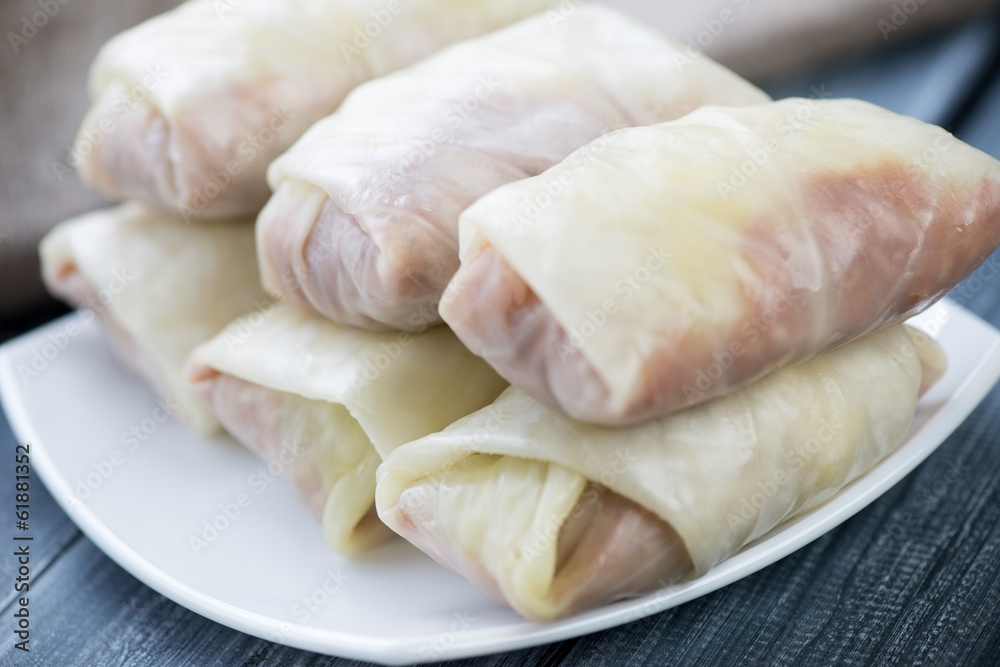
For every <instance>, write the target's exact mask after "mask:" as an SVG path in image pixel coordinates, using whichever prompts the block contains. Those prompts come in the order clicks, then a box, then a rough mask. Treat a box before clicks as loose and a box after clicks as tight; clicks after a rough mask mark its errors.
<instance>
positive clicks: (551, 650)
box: [0, 3, 1000, 667]
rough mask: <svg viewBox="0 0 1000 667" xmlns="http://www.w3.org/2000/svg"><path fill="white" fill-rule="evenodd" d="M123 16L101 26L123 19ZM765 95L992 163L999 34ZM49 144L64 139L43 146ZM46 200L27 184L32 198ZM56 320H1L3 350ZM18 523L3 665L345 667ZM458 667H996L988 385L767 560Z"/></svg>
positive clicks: (925, 48)
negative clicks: (945, 138) (677, 601)
mask: <svg viewBox="0 0 1000 667" xmlns="http://www.w3.org/2000/svg"><path fill="white" fill-rule="evenodd" d="M72 9H73V5H72V3H71V4H70V5H67V6H66V11H67V13H70V12H71V11H72ZM130 12H132V10H129V9H123V16H118V17H113V19H112V20H114V21H116V22H121V23H124V24H126V25H127V24H128V23H129V22H134V16H132V14H131V13H130ZM132 13H134V12H132ZM4 27H5V26H4ZM4 46H5V47H6V44H5V45H4ZM29 46H30V45H29ZM890 46H891V45H890ZM88 59H89V55H88ZM80 69H81V70H82V69H83V65H81V68H80ZM769 90H770V92H772V93H773V94H774V95H776V96H786V95H793V94H794V95H802V96H807V97H808V96H816V95H831V96H855V97H862V98H865V99H869V100H871V101H874V102H877V103H880V104H883V105H885V106H887V107H889V108H892V109H894V110H896V111H900V112H903V113H908V114H911V115H914V116H917V117H919V118H922V119H924V120H928V121H931V122H935V123H939V124H941V125H944V126H945V127H948V128H950V129H952V130H953V131H954V132H956V133H957V134H958V135H959V136H960V137H962V138H963V139H965V140H967V141H969V142H970V143H972V144H973V145H976V146H978V147H980V148H982V149H984V150H986V151H988V152H991V153H992V154H993V155H995V156H998V157H1000V20H993V21H977V22H975V23H973V24H967V25H965V26H963V27H961V28H959V29H956V30H953V31H951V32H949V33H947V34H945V35H938V36H936V37H933V38H928V39H925V40H923V41H921V42H918V43H915V44H914V43H911V44H907V45H904V46H900V47H892V48H888V49H887V50H884V51H882V52H880V53H878V54H875V55H868V56H862V57H858V58H854V59H850V60H844V61H842V62H840V63H838V64H837V65H836V66H834V67H829V68H826V69H824V70H822V71H816V72H812V73H810V74H808V75H805V76H799V77H796V78H795V79H793V80H786V81H782V82H780V83H776V84H774V85H772V86H770V87H769ZM9 92H10V91H7V90H4V91H3V96H5V97H6V96H7V95H8V93H9ZM3 104H4V108H5V109H7V108H10V107H11V104H10V102H9V101H5V102H3ZM6 120H7V116H6V115H5V116H4V121H6ZM59 141H64V142H65V141H68V139H66V138H65V137H60V138H58V139H54V140H53V142H52V143H53V145H56V146H58V143H59ZM7 148H8V146H7V145H6V144H5V145H4V149H5V150H6V149H7ZM44 161H45V160H44V159H42V160H41V162H42V163H44ZM42 196H44V192H42V191H41V190H39V189H38V188H36V189H35V190H33V191H32V193H31V197H32V198H38V197H42ZM81 201H83V202H84V203H85V204H86V203H87V202H88V200H86V199H83V200H81ZM977 278H982V280H981V281H978V282H974V283H970V284H967V285H964V286H963V287H960V288H959V289H958V290H956V291H955V292H954V293H953V295H954V296H955V298H956V299H957V300H958V301H959V302H961V303H964V305H965V306H966V307H968V308H970V309H971V310H972V311H974V312H975V313H977V314H978V315H980V316H981V317H983V318H984V319H986V320H987V321H989V322H991V323H992V324H993V325H994V326H998V327H1000V281H998V280H997V279H996V278H995V277H992V275H991V276H990V277H986V274H985V273H980V274H979V276H977ZM57 312H58V311H56V310H52V309H50V310H48V311H43V312H40V313H34V314H32V315H31V316H29V317H27V318H25V319H21V320H18V321H15V322H3V323H2V324H0V340H3V339H5V338H9V337H10V336H12V335H14V334H16V333H18V332H22V331H26V330H28V329H29V328H31V327H33V326H35V325H36V324H38V323H40V322H42V321H45V320H46V319H49V318H51V317H52V316H54V315H55V314H57ZM15 444H16V443H15V440H14V436H13V435H12V434H11V433H10V429H9V427H8V426H7V424H6V422H5V421H3V419H2V418H0V452H2V456H0V479H2V480H3V481H2V482H0V486H2V489H3V491H2V492H0V508H2V511H0V514H2V516H3V521H2V523H0V538H2V539H4V540H8V542H6V544H10V542H9V538H10V536H11V534H12V533H13V531H14V527H13V520H14V519H13V516H12V512H11V511H10V509H12V508H13V505H14V499H13V489H12V488H11V483H10V480H12V479H13V458H14V457H13V450H14V447H15ZM32 520H33V521H32V529H33V532H34V535H35V541H34V545H33V549H34V551H33V560H32V566H33V581H32V587H31V617H32V641H31V647H32V651H31V653H30V654H23V653H22V652H20V651H17V650H15V649H14V646H13V644H14V638H13V635H12V633H11V630H12V627H13V620H12V615H11V614H12V613H13V608H14V607H13V606H12V603H13V599H14V592H13V586H12V583H11V582H12V581H13V576H14V572H15V571H16V563H15V559H14V557H13V555H12V551H13V550H12V549H10V548H7V547H4V550H3V555H2V557H0V608H2V609H3V612H2V614H0V619H2V620H0V664H2V665H12V666H13V665H40V666H42V665H43V666H46V667H47V666H60V667H61V666H67V667H69V666H74V665H81V666H83V665H85V666H87V667H92V666H101V665H119V666H129V667H138V666H141V665H205V666H208V665H296V666H305V665H337V666H340V665H348V664H358V663H353V662H350V661H345V660H339V659H336V658H330V657H326V656H320V655H315V654H311V653H306V652H303V651H299V650H296V649H292V648H287V647H284V646H279V645H275V644H272V643H269V642H266V641H263V640H260V639H256V638H254V637H251V636H248V635H244V634H241V633H239V632H236V631H234V630H230V629H228V628H226V627H223V626H221V625H218V624H216V623H213V622H211V621H208V620H206V619H204V618H202V617H200V616H198V615H197V614H195V613H193V612H190V611H188V610H186V609H184V608H183V607H180V606H178V605H177V604H175V603H173V602H171V601H170V600H168V599H166V598H164V597H162V596H161V595H159V594H157V593H155V592H154V591H152V590H151V589H149V588H147V587H146V586H144V585H143V584H142V583H140V582H139V581H137V580H136V579H134V578H133V577H132V576H130V575H129V574H127V573H126V572H125V571H123V570H122V569H121V568H120V567H119V566H118V565H116V564H115V563H114V562H112V561H111V560H109V559H108V558H107V557H106V556H104V554H103V553H101V552H100V551H99V550H98V549H97V548H96V547H95V546H94V545H93V544H92V543H91V542H90V540H88V539H87V538H86V537H85V536H83V535H82V534H81V533H80V531H79V530H78V529H77V528H76V527H75V526H74V525H73V524H72V523H71V522H70V521H69V519H68V518H67V516H66V515H65V514H64V513H63V512H62V510H61V509H60V508H59V507H58V506H57V505H56V503H55V502H54V501H53V500H52V498H51V497H50V496H49V495H48V494H47V493H45V492H44V491H43V490H42V489H41V488H40V486H35V488H34V493H33V495H32ZM456 664H461V665H475V666H477V667H478V666H485V665H540V666H545V667H551V666H554V665H561V664H565V665H587V666H593V667H597V666H602V665H608V666H611V665H658V664H697V665H717V664H789V665H803V664H866V665H868V664H908V665H909V664H914V665H916V664H925V665H954V664H990V665H995V664H1000V389H995V390H994V391H993V392H992V393H990V394H989V396H988V397H987V398H986V400H985V401H984V403H983V404H982V405H981V406H980V407H979V408H978V409H977V410H976V411H975V412H974V413H973V414H972V416H971V417H970V418H969V419H968V420H967V421H966V422H965V423H964V424H963V425H962V426H961V427H960V428H959V429H958V430H957V431H956V432H955V433H954V434H953V435H952V436H951V437H950V438H949V439H948V440H947V442H945V444H944V445H943V446H942V447H941V448H940V449H939V450H938V451H937V452H936V453H935V454H934V455H933V456H932V457H931V458H930V459H929V460H928V461H927V462H925V463H924V464H923V465H921V466H920V467H919V468H918V469H917V470H916V471H915V472H914V473H913V474H911V475H910V476H908V477H907V478H906V479H905V480H903V481H902V482H901V483H899V484H898V485H897V486H896V487H894V488H893V489H892V490H890V491H889V492H888V493H887V494H885V496H883V497H882V498H881V499H880V500H878V501H877V502H875V503H874V504H872V505H871V506H870V507H868V508H867V509H866V510H864V511H862V512H861V513H860V514H858V515H857V516H856V517H854V518H853V519H851V520H849V521H848V522H846V523H845V524H843V525H842V526H840V527H839V528H837V529H836V530H834V531H833V532H831V533H829V534H827V535H825V536H823V537H822V538H820V539H818V540H817V541H816V542H814V543H812V544H811V545H809V546H807V547H805V548H803V549H802V550H800V551H798V552H796V553H795V554H793V555H791V556H789V557H787V558H785V559H784V560H782V561H780V562H778V563H777V564H775V565H773V566H771V567H769V568H767V569H765V570H763V571H761V572H759V573H757V574H755V575H753V576H750V577H747V578H746V579H743V580H741V581H740V582H738V583H736V584H733V585H731V586H729V587H727V588H725V589H722V590H720V591H718V592H716V593H713V594H711V595H708V596H705V597H703V598H700V599H698V600H696V601H694V602H690V603H688V604H685V605H683V606H681V607H679V608H676V609H673V610H669V611H666V612H663V613H660V614H657V615H655V616H652V617H649V618H646V619H643V620H639V621H636V622H634V623H630V624H629V625H626V626H622V627H620V628H616V629H613V630H609V631H606V632H601V633H597V634H594V635H590V636H586V637H582V638H579V639H573V640H569V641H565V642H562V643H559V644H554V645H550V646H543V647H538V648H534V649H529V650H524V651H519V652H516V653H510V654H504V655H497V656H489V657H484V658H480V659H475V660H466V661H462V662H460V663H456Z"/></svg>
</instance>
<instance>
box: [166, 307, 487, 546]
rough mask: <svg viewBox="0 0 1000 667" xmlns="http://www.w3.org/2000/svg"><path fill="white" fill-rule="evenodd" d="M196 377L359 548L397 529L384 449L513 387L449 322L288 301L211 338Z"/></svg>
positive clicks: (252, 443)
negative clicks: (386, 510)
mask: <svg viewBox="0 0 1000 667" xmlns="http://www.w3.org/2000/svg"><path fill="white" fill-rule="evenodd" d="M186 377H187V381H188V382H189V384H190V386H191V387H192V389H193V390H194V391H195V392H196V393H197V394H198V395H199V396H200V397H201V398H202V400H203V401H204V402H205V404H206V405H208V406H210V407H211V408H212V410H213V411H214V412H215V414H216V415H218V418H219V419H220V420H221V422H222V424H223V425H224V426H225V427H226V429H227V430H228V431H229V432H230V433H232V434H233V435H234V436H235V437H236V439H237V440H239V441H240V442H242V443H243V444H244V445H246V446H247V447H248V448H249V449H250V450H252V451H253V452H255V453H256V454H257V455H258V456H260V458H261V459H262V460H264V461H265V462H271V461H279V460H280V461H281V462H282V463H283V464H284V465H286V466H287V467H288V468H289V469H290V470H291V475H292V478H291V480H290V481H291V483H292V485H293V486H294V487H295V489H296V491H297V492H298V494H299V496H300V497H301V499H302V501H303V502H304V504H305V505H306V506H307V507H308V508H309V510H310V511H311V512H312V513H313V515H314V516H316V518H317V519H319V520H320V521H321V523H322V525H323V531H324V534H325V536H326V539H327V542H328V543H329V544H330V546H331V547H332V548H333V549H335V550H337V551H339V552H342V553H347V554H358V553H360V552H362V551H365V550H366V549H368V548H371V547H373V546H375V545H377V544H379V543H381V542H382V541H384V540H385V539H386V538H388V537H390V536H391V535H392V533H391V531H389V530H388V529H386V527H385V526H384V525H383V524H382V523H381V522H380V521H379V520H378V517H377V516H376V515H375V511H374V509H373V505H372V504H373V502H374V500H375V469H376V467H377V466H378V464H379V462H380V461H381V457H382V456H385V455H386V454H388V453H389V452H390V451H392V450H393V449H394V448H395V447H397V446H399V445H401V444H403V443H405V442H409V441H411V440H415V439H417V438H420V437H423V436H425V435H427V434H428V433H433V432H434V431H438V430H440V429H442V428H444V427H445V426H447V425H448V424H450V423H452V422H453V421H455V420H456V419H459V418H460V417H464V416H466V415H468V414H470V413H471V412H474V411H475V410H478V409H479V408H482V407H483V406H485V405H488V404H489V403H490V402H491V401H493V400H494V399H495V398H496V397H497V396H498V395H499V394H500V392H501V391H503V388H504V387H505V386H506V384H505V383H504V382H503V380H501V379H500V378H499V377H498V376H497V375H496V374H495V373H494V372H493V371H492V370H491V369H490V367H489V366H488V365H487V364H486V363H485V362H484V361H482V360H481V359H478V358H477V357H475V356H473V355H472V354H470V353H469V352H468V351H467V350H466V349H465V348H464V347H463V346H462V344H461V343H460V342H459V341H458V339H457V338H455V336H454V334H452V333H451V332H450V331H448V329H447V328H445V327H439V328H437V329H434V330H432V331H428V332H426V333H423V334H415V335H411V334H406V333H402V334H389V333H372V332H366V331H359V330H356V329H347V328H344V327H340V326H338V325H336V324H334V323H332V322H330V321H329V320H326V319H324V318H321V317H319V316H317V315H314V314H311V313H306V312H303V311H301V310H299V309H297V308H295V307H294V306H291V305H288V304H281V305H279V306H276V307H274V308H273V309H271V310H267V311H264V312H256V313H251V314H249V315H247V316H245V317H241V318H239V319H238V320H236V321H235V322H233V323H232V324H231V325H230V326H228V327H226V329H225V330H224V331H222V332H221V333H220V334H219V335H218V336H216V337H215V338H213V339H212V340H211V341H209V342H207V343H205V344H203V345H201V346H199V347H198V348H197V349H196V350H195V351H194V352H193V353H192V354H191V358H190V360H189V362H188V368H187V373H186Z"/></svg>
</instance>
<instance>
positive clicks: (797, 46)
mask: <svg viewBox="0 0 1000 667" xmlns="http://www.w3.org/2000/svg"><path fill="white" fill-rule="evenodd" d="M603 1H604V2H605V3H606V4H610V5H613V6H617V7H620V8H622V9H625V10H626V11H628V12H630V13H632V14H634V15H636V16H639V17H640V18H642V19H644V20H645V21H647V22H648V23H649V24H650V25H652V26H654V27H657V28H659V29H661V30H663V31H664V32H665V33H667V34H669V35H671V36H673V37H676V38H678V39H680V40H681V41H685V42H691V43H693V44H695V45H699V41H700V42H701V43H706V44H707V46H705V52H706V53H708V54H709V55H710V56H712V57H714V58H717V59H719V60H721V61H722V62H723V63H724V64H727V65H729V66H731V67H732V68H734V69H735V70H737V71H738V72H740V73H743V74H745V75H749V76H752V77H754V78H755V79H760V78H766V77H769V76H775V75H778V74H782V73H785V72H788V71H791V70H793V69H796V68H801V67H803V66H808V65H814V64H817V63H818V62H819V61H821V60H824V59H829V58H831V57H835V56H838V55H841V54H844V53H848V52H852V51H857V50H859V49H861V48H869V47H875V46H879V45H883V44H885V43H888V44H894V43H897V42H900V41H903V40H905V39H907V38H909V37H911V36H913V35H917V34H920V33H921V32H923V31H924V30H925V29H926V28H927V27H929V26H933V25H937V24H940V23H945V22H948V21H952V20H955V19H958V18H960V17H962V16H965V15H967V14H969V13H970V12H971V11H973V10H974V9H976V8H977V7H982V6H986V5H997V4H998V0H816V1H810V2H803V1H802V0H705V1H704V2H690V1H689V0H603ZM176 4H178V1H177V0H129V1H128V2H120V1H119V0H89V1H88V2H69V3H67V4H65V5H63V4H60V3H58V2H55V3H54V5H55V6H58V11H57V12H55V13H54V15H53V16H52V17H45V19H44V21H43V20H41V19H38V23H40V24H43V25H42V27H40V28H36V29H35V30H34V31H33V30H32V28H34V26H31V27H29V28H26V27H25V26H26V24H25V21H27V22H28V23H29V24H30V21H31V20H32V17H33V16H34V15H36V14H37V13H38V12H39V11H40V6H39V5H38V4H37V2H35V1H34V0H19V1H17V2H14V1H7V2H2V3H0V28H2V30H0V34H2V36H3V43H2V44H0V318H2V319H4V320H7V319H8V318H10V317H13V316H16V315H17V314H20V313H23V312H25V311H26V310H28V309H29V308H31V307H34V306H37V305H39V304H40V303H42V302H43V301H44V299H45V298H46V297H45V295H44V290H43V288H42V283H41V278H40V275H39V268H38V253H37V245H38V241H39V239H40V238H41V237H42V235H43V234H45V232H47V231H48V230H49V229H50V228H52V227H53V226H54V225H55V224H56V223H57V222H60V221H61V220H64V219H66V218H69V217H71V216H74V215H77V214H79V213H83V212H85V211H88V210H92V209H95V208H98V207H99V206H102V205H104V204H105V203H106V202H104V201H103V200H102V198H101V197H99V196H98V195H96V194H94V193H93V192H90V191H88V190H87V189H85V188H84V186H83V185H82V184H81V183H80V180H79V178H78V177H77V176H76V174H75V173H73V172H72V171H71V170H70V169H69V168H68V167H65V163H66V155H67V153H68V152H69V149H70V147H71V145H72V143H73V139H74V136H75V133H76V129H77V126H78V125H79V123H80V120H81V119H82V118H83V115H84V113H85V112H86V110H87V107H88V100H87V94H86V74H87V70H88V68H89V66H90V62H91V61H92V60H93V58H94V56H95V55H96V53H97V50H98V48H100V46H101V45H102V44H103V43H104V42H105V41H107V40H108V39H109V38H110V37H111V36H112V35H114V34H116V33H118V32H120V31H121V30H124V29H125V28H128V27H130V26H132V25H134V24H136V23H138V22H139V21H141V20H143V19H144V18H146V17H149V16H152V15H154V14H157V13H159V12H162V11H165V10H166V9H169V8H170V7H172V6H174V5H176ZM576 4H579V2H578V0H565V2H564V3H563V8H562V10H561V11H572V8H573V6H574V5H576ZM904 5H905V6H904ZM894 7H899V8H900V9H899V12H902V13H899V12H896V11H895V9H894ZM914 8H917V9H914ZM907 10H912V11H911V12H910V13H906V12H907ZM725 11H730V12H732V15H731V17H730V15H729V14H726V15H723V12H725ZM35 18H38V17H35ZM727 18H729V19H730V20H729V23H727V24H724V25H723V24H721V21H722V20H725V19H727ZM717 19H718V20H720V23H718V24H717V23H715V21H716V20H717ZM879 21H887V22H888V23H881V24H880V23H879ZM706 22H707V23H706ZM897 24H898V25H897ZM720 25H721V26H722V27H720ZM887 25H892V26H893V27H896V28H899V29H898V30H891V29H889V28H887V27H886V26H887ZM713 27H714V28H715V31H716V32H718V34H717V35H710V36H711V39H709V37H708V36H707V35H708V33H706V34H702V33H703V31H705V30H709V33H711V30H712V28H713ZM22 31H23V37H22V36H21V35H20V33H22ZM8 33H13V34H15V35H19V38H20V39H25V38H26V40H25V41H23V42H22V41H20V39H16V40H15V41H16V44H15V43H12V40H11V38H10V37H9V34H8ZM883 34H885V35H886V36H887V37H888V39H887V40H884V39H883ZM699 37H700V40H699ZM15 46H16V49H17V52H16V53H15ZM58 163H61V164H62V165H63V166H62V167H58V168H57V167H56V165H57V164H58ZM57 171H58V173H57Z"/></svg>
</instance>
